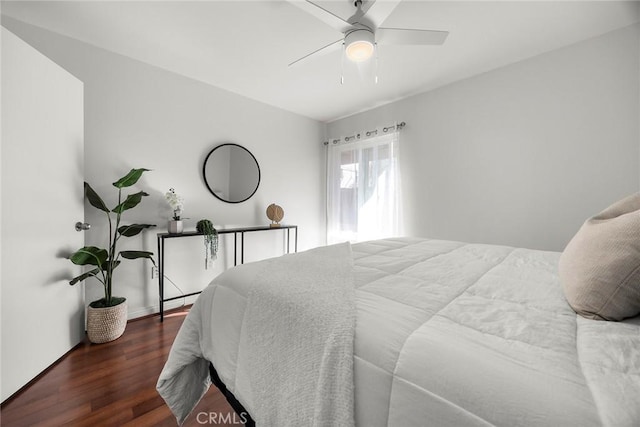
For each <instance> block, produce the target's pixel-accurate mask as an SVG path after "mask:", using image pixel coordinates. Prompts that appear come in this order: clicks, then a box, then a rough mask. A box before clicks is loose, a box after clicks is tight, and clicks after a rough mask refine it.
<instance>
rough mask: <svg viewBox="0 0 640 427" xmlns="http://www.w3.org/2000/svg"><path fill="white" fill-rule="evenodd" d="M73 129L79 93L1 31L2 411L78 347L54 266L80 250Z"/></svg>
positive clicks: (61, 271) (68, 272)
mask: <svg viewBox="0 0 640 427" xmlns="http://www.w3.org/2000/svg"><path fill="white" fill-rule="evenodd" d="M82 119H83V112H82V83H81V82H80V81H78V80H77V79H76V78H75V77H73V76H72V75H70V74H69V73H68V72H66V71H65V70H63V69H62V68H60V67H59V66H58V65H56V64H55V63H53V62H52V61H50V60H49V59H48V58H46V57H45V56H44V55H42V54H40V53H39V52H38V51H37V50H35V49H33V48H32V47H31V46H29V45H28V44H26V43H24V42H23V41H22V40H20V39H19V38H18V37H16V36H15V35H13V34H11V33H10V32H9V31H7V30H5V29H4V28H2V162H1V165H2V167H1V169H2V191H1V193H0V194H1V200H2V206H3V208H4V211H3V212H2V239H0V240H1V242H2V244H1V247H2V258H1V260H2V267H3V268H2V275H1V279H2V282H1V286H0V289H1V290H2V298H1V302H2V304H1V305H2V309H1V319H2V333H1V337H2V352H1V359H2V374H1V375H0V378H1V380H2V385H1V389H2V396H1V400H2V401H4V400H5V399H7V398H8V397H9V396H10V395H12V394H13V393H15V392H16V391H17V390H18V389H19V388H20V387H22V386H24V385H25V384H26V383H27V382H29V381H30V380H31V379H32V378H34V377H35V376H36V375H38V374H39V373H40V372H42V371H43V370H44V369H45V368H47V367H48V366H49V365H51V364H52V363H53V362H55V361H56V360H57V359H58V358H60V357H61V356H62V355H63V354H65V353H66V352H67V351H69V350H70V349H71V348H72V347H73V346H75V345H76V344H78V343H79V342H80V341H81V340H82V338H83V337H84V303H83V293H82V288H81V287H80V286H75V287H70V286H69V284H68V282H69V280H70V279H71V278H72V277H74V276H76V275H78V274H80V268H78V267H75V266H73V265H72V264H71V263H70V262H69V261H68V260H67V259H65V258H64V256H63V253H67V254H68V253H71V252H72V251H73V250H75V249H76V248H77V247H79V246H82V242H83V238H82V234H80V233H77V232H76V231H75V230H74V224H75V222H76V221H77V220H81V219H82V215H83V203H82V182H81V181H80V182H78V181H75V180H76V179H77V177H78V176H82V161H81V158H82V142H83V141H82V138H83V123H82ZM57 156H59V161H57V162H56V161H54V159H56V157H57ZM74 181H75V184H74ZM63 186H64V188H63Z"/></svg>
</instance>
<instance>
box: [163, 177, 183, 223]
mask: <svg viewBox="0 0 640 427" xmlns="http://www.w3.org/2000/svg"><path fill="white" fill-rule="evenodd" d="M164 197H165V199H167V202H168V203H169V206H171V209H172V210H173V216H172V217H171V219H170V220H169V224H168V226H167V230H168V231H169V233H171V234H180V233H182V229H183V226H182V210H183V209H184V199H183V198H182V197H181V196H179V195H178V194H177V193H176V190H174V189H173V188H170V189H169V191H167V192H166V193H165V195H164Z"/></svg>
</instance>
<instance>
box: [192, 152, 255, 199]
mask: <svg viewBox="0 0 640 427" xmlns="http://www.w3.org/2000/svg"><path fill="white" fill-rule="evenodd" d="M202 175H203V176H204V182H205V184H206V185H207V188H208V189H209V191H210V192H211V194H213V195H214V196H216V197H217V198H218V199H220V200H222V201H223V202H227V203H240V202H244V201H245V200H248V199H249V198H250V197H251V196H253V195H254V193H255V192H256V190H257V189H258V185H260V166H258V161H257V160H256V158H255V157H254V156H253V154H251V152H250V151H249V150H247V149H246V148H244V147H242V146H241V145H238V144H222V145H218V146H217V147H216V148H214V149H213V150H211V152H209V154H208V155H207V158H206V159H205V160H204V166H203V168H202Z"/></svg>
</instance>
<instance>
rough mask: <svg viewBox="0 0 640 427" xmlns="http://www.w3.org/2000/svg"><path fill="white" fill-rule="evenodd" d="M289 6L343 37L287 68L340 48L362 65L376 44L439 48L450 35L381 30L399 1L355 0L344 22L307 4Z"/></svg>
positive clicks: (390, 29)
mask: <svg viewBox="0 0 640 427" xmlns="http://www.w3.org/2000/svg"><path fill="white" fill-rule="evenodd" d="M289 2H290V3H292V4H294V5H296V6H297V7H299V8H301V9H302V10H304V11H306V12H308V13H310V14H311V15H313V16H315V17H316V18H318V19H320V20H321V21H323V22H325V23H326V24H328V25H330V26H331V27H333V28H335V29H336V30H338V31H339V32H341V33H342V34H343V36H342V38H340V39H339V40H336V41H335V42H332V43H329V44H328V45H326V46H323V47H321V48H320V49H317V50H315V51H313V52H311V53H309V54H308V55H305V56H303V57H302V58H299V59H297V60H295V61H293V62H292V63H290V64H289V66H294V65H299V64H301V63H303V62H306V61H307V60H309V59H311V58H315V57H317V56H320V55H324V54H327V53H330V52H335V51H337V50H340V49H342V48H343V47H344V52H345V56H346V57H347V58H348V59H350V60H351V61H354V62H364V61H366V60H368V59H369V58H371V56H373V54H374V52H375V47H376V45H377V44H388V45H441V44H443V43H444V41H445V39H446V38H447V36H448V35H449V32H448V31H436V30H420V29H410V28H384V27H381V26H380V25H381V24H382V23H383V22H384V21H385V20H386V19H387V17H388V16H389V15H390V14H391V12H393V9H395V7H396V6H397V5H398V3H400V0H377V1H375V0H364V1H363V0H355V2H354V6H355V7H356V12H355V13H354V14H353V15H352V16H351V17H350V18H347V19H346V20H345V19H342V18H341V17H339V16H338V15H336V14H334V13H333V12H330V11H329V10H327V9H325V8H323V7H321V6H319V5H317V4H315V3H313V2H311V1H308V0H305V1H299V0H289Z"/></svg>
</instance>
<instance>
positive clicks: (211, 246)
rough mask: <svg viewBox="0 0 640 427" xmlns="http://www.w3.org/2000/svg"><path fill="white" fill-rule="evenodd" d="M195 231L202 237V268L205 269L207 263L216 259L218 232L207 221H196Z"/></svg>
mask: <svg viewBox="0 0 640 427" xmlns="http://www.w3.org/2000/svg"><path fill="white" fill-rule="evenodd" d="M196 231H198V232H199V233H202V234H203V235H204V268H205V269H206V268H207V267H208V266H209V261H213V260H215V259H216V258H217V257H218V231H217V230H216V229H215V228H214V226H213V224H212V223H211V221H209V220H208V219H201V220H200V221H198V222H197V224H196Z"/></svg>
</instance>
